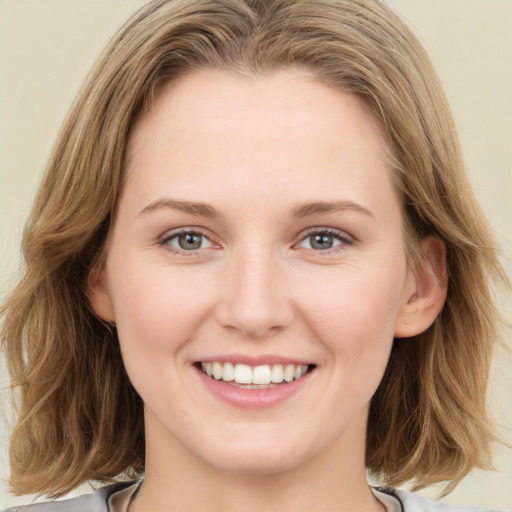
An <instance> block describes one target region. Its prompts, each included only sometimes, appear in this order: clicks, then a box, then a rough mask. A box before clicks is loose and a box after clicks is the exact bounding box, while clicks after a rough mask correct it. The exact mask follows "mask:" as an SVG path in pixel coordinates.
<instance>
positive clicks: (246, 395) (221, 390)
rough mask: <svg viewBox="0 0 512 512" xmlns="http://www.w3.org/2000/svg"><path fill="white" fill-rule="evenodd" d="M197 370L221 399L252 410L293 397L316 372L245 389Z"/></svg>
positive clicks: (203, 380) (205, 383) (202, 379)
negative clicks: (265, 386)
mask: <svg viewBox="0 0 512 512" xmlns="http://www.w3.org/2000/svg"><path fill="white" fill-rule="evenodd" d="M195 370H196V371H197V373H198V375H199V378H200V379H201V381H202V383H203V384H204V385H205V386H206V388H207V389H208V390H209V391H210V392H211V393H213V394H214V395H215V396H216V397H217V398H219V399H220V400H221V401H223V402H225V403H227V404H229V405H231V406H233V407H238V408H240V409H250V410H260V409H268V408H270V407H274V406H276V405H278V404H279V403H281V402H284V401H285V400H287V399H288V398H291V397H292V396H293V395H295V394H296V393H298V392H299V391H300V390H301V389H302V388H303V387H304V386H305V385H306V384H307V382H308V381H309V380H310V378H311V376H312V373H313V372H314V371H313V372H308V373H306V374H305V375H303V376H302V377H301V378H300V379H297V380H293V381H292V382H287V383H286V384H279V385H277V386H275V387H272V388H262V389H244V388H238V387H235V386H231V385H230V384H228V383H226V382H224V381H222V380H215V379H212V378H211V377H208V375H206V374H205V373H203V372H202V371H201V370H199V369H198V368H195Z"/></svg>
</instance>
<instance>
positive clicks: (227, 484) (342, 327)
mask: <svg viewBox="0 0 512 512" xmlns="http://www.w3.org/2000/svg"><path fill="white" fill-rule="evenodd" d="M381 141H382V137H381V136H380V133H379V128H378V126H377V123H376V122H375V121H374V120H373V118H372V117H371V116H370V115H369V114H368V112H367V110H366V109H365V108H364V106H363V105H362V104H361V103H360V100H358V99H356V98H355V97H353V96H350V95H348V94H345V93H342V92H340V91H338V90H335V89H332V88H329V87H328V86H326V85H323V84H321V83H320V82H318V81H317V80H315V78H314V76H313V75H312V74H311V73H309V72H307V71H304V70H299V69H292V70H283V71H279V72H275V73H272V74H269V75H265V76H261V77H251V78H248V77H240V76H235V75H231V74H228V73H227V72H223V71H216V70H200V71H197V72H194V73H192V74H189V75H187V76H185V77H183V78H182V79H180V80H179V81H176V82H173V83H171V84H169V85H168V86H167V87H166V88H165V89H164V90H163V91H161V92H160V94H159V95H158V96H157V98H156V99H155V102H154V105H153V107H152V109H151V110H150V111H149V112H147V113H146V114H145V115H144V116H143V117H142V118H141V119H139V120H138V122H137V124H136V127H135V130H134V133H133V135H132V138H131V141H130V146H129V158H128V168H127V173H128V178H127V181H126V183H125V185H124V189H123V191H122V195H121V199H120V203H119V209H118V212H117V217H116V222H115V225H114V227H113V230H112V232H111V234H110V239H109V247H108V252H107V259H106V264H105V268H104V269H103V270H102V271H100V272H97V273H95V274H93V275H92V276H91V279H90V297H91V304H92V306H93V308H94V309H95V311H96V313H97V314H98V315H99V316H101V317H102V318H104V319H105V320H108V321H112V322H116V324H117V329H118V333H119V340H120V344H121V348H122V353H123V360H124V363H125V365H126V369H127V371H128V374H129V376H130V379H131V381H132V383H133V385H134V386H135V388H136V389H137V391H138V392H139V394H140V395H141V397H142V399H143V401H144V403H145V423H146V440H147V453H146V457H147V458H146V477H145V482H144V484H143V486H142V489H141V491H140V493H139V494H138V497H137V499H136V501H135V502H134V504H133V506H132V510H135V511H137V510H152V511H164V510H165V511H169V510H187V511H200V510H201V511H202V510H206V509H208V510H210V511H224V512H225V511H242V510H243V511H244V512H250V511H252V510H254V511H256V510H258V511H261V510H266V511H277V510H279V511H283V510H293V511H294V512H297V511H298V512H301V511H304V512H305V511H312V510H321V511H324V512H325V511H344V510H347V511H348V510H364V511H371V510H382V506H381V505H380V504H379V503H378V502H377V500H376V499H375V498H374V497H373V495H372V494H371V492H370V490H369V488H368V485H367V483H366V475H365V466H364V451H365V435H366V423H367V417H368V409H369V402H370V399H371V397H372V395H373V394H374V392H375V390H376V389H377V386H378V385H379V382H380V380H381V378H382V375H383V373H384V370H385V368H386V364H387V360H388V357H389V354H390V350H391V346H392V342H393V338H394V336H412V335H414V334H418V333H419V332H421V331H423V330H424V329H426V328H427V327H428V326H429V325H430V324H431V323H432V321H433V320H434V318H435V317H436V315H437V313H438V312H439V310H440V308H441V307H442V304H443V301H444V293H445V291H444V287H443V286H442V285H440V284H439V281H438V280H437V279H436V278H435V276H433V275H432V274H431V273H430V272H427V271H420V272H419V273H413V272H412V271H411V270H410V269H409V268H408V266H407V262H406V255H405V249H404V241H403V223H402V213H401V212H402V210H401V204H400V200H399V197H398V195H397V193H396V191H395V189H394V187H393V185H392V180H391V170H390V169H389V168H388V165H387V164H386V159H385V155H384V149H383V147H382V142H381ZM171 201H186V202H188V203H190V202H193V203H201V205H202V204H207V205H209V208H210V209H214V210H215V212H216V215H215V216H211V215H210V214H211V211H209V210H208V211H202V210H201V208H197V207H196V208H195V209H191V208H190V207H186V208H183V207H181V208H178V209H177V208H176V203H175V202H174V203H172V202H171ZM319 202H322V203H325V202H329V203H331V204H330V209H327V211H323V210H326V209H325V208H318V204H317V203H319ZM310 203H315V204H316V208H313V207H310V208H309V210H308V209H304V208H302V210H301V213H302V215H297V212H298V210H299V209H300V208H301V207H303V206H304V205H305V204H310ZM332 203H335V206H336V208H333V204H332ZM354 205H355V206H354ZM324 206H325V205H324ZM180 230H183V231H186V232H191V231H194V232H197V233H198V236H199V237H200V238H199V240H200V242H201V247H200V248H199V249H198V250H195V251H187V250H185V249H183V248H180V245H179V238H178V237H177V236H174V235H176V233H177V232H178V233H179V232H180ZM326 231H328V232H331V233H330V234H329V233H328V234H327V236H328V238H327V240H328V241H331V242H332V244H333V246H332V247H331V248H328V249H325V250H320V249H317V248H314V247H313V246H312V245H311V243H312V240H313V239H312V238H311V235H312V233H315V234H317V235H318V234H322V233H323V234H324V236H325V233H326ZM329 237H331V238H329ZM313 241H314V240H313ZM423 249H424V251H425V253H426V254H427V258H428V259H430V261H431V263H432V267H433V268H436V269H438V270H439V272H438V274H439V275H440V276H441V277H442V275H443V272H444V263H443V262H444V248H443V247H442V244H441V243H440V242H439V241H437V240H435V239H427V240H425V241H424V242H423ZM220 354H223V355H226V354H228V355H230V354H235V355H242V356H255V357H256V356H257V357H260V356H263V357H265V356H268V355H274V356H278V357H294V358H299V359H301V360H304V361H307V362H309V363H310V364H314V365H316V366H315V370H314V372H313V373H312V374H311V375H310V376H309V380H308V382H307V384H305V385H304V386H303V387H302V388H301V389H300V391H299V392H297V393H296V394H294V395H293V396H291V397H290V398H288V399H286V400H284V401H283V402H280V403H279V404H277V405H276V406H273V407H270V408H264V409H262V410H257V411H254V410H245V409H240V408H237V407H233V406H232V405H229V404H226V403H224V402H222V401H221V400H219V399H218V398H216V397H215V396H214V395H212V393H211V392H210V391H209V390H208V389H206V387H205V386H204V384H203V382H202V381H201V379H200V378H198V371H197V369H196V368H195V367H194V364H195V363H196V362H198V361H202V360H204V359H206V358H213V359H215V356H219V355H220ZM172 506H174V507H175V508H172Z"/></svg>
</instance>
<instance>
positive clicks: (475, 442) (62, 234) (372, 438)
mask: <svg viewBox="0 0 512 512" xmlns="http://www.w3.org/2000/svg"><path fill="white" fill-rule="evenodd" d="M287 66H302V67H306V68H308V69H310V70H312V71H313V72H314V73H315V75H316V77H317V78H318V80H320V81H322V82H324V83H326V84H329V85H331V86H333V87H336V88H339V89H341V90H343V91H345V92H348V93H351V94H354V95H357V96H358V97H360V98H362V99H363V100H364V102H365V104H366V105H367V107H368V108H369V109H370V110H371V112H372V113H373V115H374V117H375V118H376V119H377V120H378V122H379V123H380V125H381V128H382V131H383V133H384V135H385V139H386V140H385V143H386V146H387V148H388V150H389V155H390V160H391V162H392V167H393V169H394V175H393V176H394V181H395V183H396V187H397V190H398V192H399V194H400V195H401V200H402V204H403V212H404V221H405V222H404V224H405V234H404V236H405V240H406V245H407V250H408V256H409V261H410V262H412V264H418V261H419V259H418V258H420V255H419V252H418V241H419V240H421V238H423V237H426V236H430V235H434V236H436V237H439V238H440V239H441V240H442V241H443V242H444V243H445V244H446V247H447V259H448V267H449V285H448V297H447V301H446V305H445V307H444V309H443V310H442V312H441V314H440V315H439V317H438V318H437V319H436V321H435V323H434V324H433V325H432V326H431V327H430V328H429V329H428V330H427V331H426V332H424V333H423V334H421V335H419V336H416V337H415V338H413V339H407V340H400V339H396V340H395V341H394V346H393V349H392V353H391V358H390V361H389V364H388V367H387V370H386V373H385V376H384V379H383V381H382V383H381V385H380V387H379V388H378V390H377V392H376V394H375V396H374V397H373V400H372V403H371V409H370V415H369V424H368V430H367V449H366V463H367V467H368V468H369V470H370V471H372V472H373V473H375V474H377V475H379V476H380V477H382V478H384V479H385V480H386V481H387V482H388V483H390V484H391V485H397V484H402V483H404V482H407V481H412V482H413V483H414V484H415V485H416V487H423V486H426V485H429V484H432V483H435V482H439V481H448V482H452V484H453V485H455V483H457V482H458V481H459V480H460V479H461V478H462V477H464V476H465V475H466V474H467V473H468V472H469V471H470V470H471V469H472V468H473V467H482V468H488V467H489V466H490V463H491V443H492V442H493V441H494V440H495V435H494V432H493V428H492V426H491V423H490V421H489V418H488V415H487V412H486V405H485V398H486V386H487V381H488V373H489V364H490V358H491V349H492V347H493V345H494V344H495V342H496V340H497V339H498V318H499V315H498V312H497V310H496V309H495V306H494V302H493V296H492V286H491V285H492V280H493V279H494V278H496V277H498V278H502V279H506V278H505V277H504V275H503V272H502V269H501V266H500V264H499V262H498V260H497V257H496V245H495V242H494V240H493V238H492V236H491V235H490V232H491V231H490V229H489V227H488V225H487V223H486V220H485V216H484V215H483V213H482V211H481V209H480V207H479V206H478V204H477V202H476V200H475V198H474V195H473V193H472V191H471V188H470V186H469V183H468V180H467V177H466V175H465V170H464V165H463V159H462V156H461V150H460V147H459V142H458V138H457V135H456V131H455V128H454V123H453V120H452V117H451V114H450V110H449V107H448V105H447V102H446V99H445V96H444V93H443V91H442V88H441V86H440V83H439V81H438V78H437V76H436V74H435V72H434V70H433V68H432V65H431V63H430V60H429V58H428V56H427V54H426V52H425V50H424V49H423V47H422V46H421V44H420V43H419V42H418V40H417V39H416V37H415V36H414V35H413V34H412V33H411V31H410V30H409V28H408V27H407V26H406V25H405V24H404V22H403V21H401V20H400V18H399V17H398V16H397V15H396V14H395V13H394V12H393V11H392V10H391V9H390V8H389V6H387V5H386V4H385V3H384V2H383V1H380V0H264V1H263V0H159V1H152V2H149V3H148V4H147V5H145V6H144V7H143V8H142V9H140V10H139V11H138V12H137V13H136V14H135V15H134V16H133V17H132V18H131V20H129V21H128V22H127V23H126V24H125V25H124V27H123V28H122V29H121V30H120V31H119V32H118V34H117V35H116V36H115V37H114V38H113V40H112V41H111V42H110V44H109V45H108V46H107V48H106V49H105V51H104V52H103V54H102V55H101V57H100V59H99V61H98V62H97V64H96V65H95V67H94V68H93V70H92V71H91V73H90V75H89V77H88V78H87V80H86V82H85V85H84V86H83V89H82V90H81V92H80V93H79V95H78V97H77V99H76V101H75V103H74V105H73V107H72V108H71V111H70V113H69V115H68V116H67V118H66V120H65V122H64V125H63V127H62V129H61V132H60V135H59V136H58V139H57V141H56V144H55V147H54V150H53V153H52V155H51V158H50V160H49V163H48V166H47V169H46V173H45V175H44V178H43V181H42V183H41V186H40V189H39V192H38V194H37V197H36V200H35V203H34V206H33V209H32V212H31V214H30V217H29V219H28V222H27V225H26V228H25V231H24V237H23V256H24V261H25V273H24V275H23V277H22V278H21V279H20V281H19V284H18V285H17V287H16V288H15V289H14V291H13V292H12V294H11V295H10V296H9V298H8V300H7V301H6V303H5V305H4V306H3V309H2V312H3V316H4V324H3V330H2V342H3V345H4V348H5V351H6V354H7V359H8V364H9V369H10V372H11V376H12V381H13V387H14V388H15V389H16V391H17V393H16V395H17V397H18V400H17V404H18V409H17V411H18V423H17V425H16V427H15V429H14V431H13V434H12V439H11V448H10V463H11V481H10V482H11V489H12V490H13V492H15V493H18V494H23V493H29V492H31V493H32V492H37V493H45V494H49V495H60V494H63V493H65V492H67V491H69V490H71V489H73V488H74V487H76V486H77V485H79V484H80V483H82V482H84V481H87V480H99V481H109V480H112V479H114V478H116V476H119V475H122V474H125V475H132V476H133V475H134V474H137V473H140V472H141V471H143V464H144V427H143V410H142V403H141V400H140V398H139V396H138V395H137V393H136V392H135V390H134V389H133V388H132V386H131V385H130V382H129V380H128V378H127V375H126V373H125V370H124V368H123V363H122V360H121V355H120V350H119V345H118V340H117V336H116V332H115V329H113V328H112V326H109V325H108V324H106V323H105V322H102V321H100V320H99V319H98V318H97V317H96V316H95V315H94V314H93V312H92V311H91V309H90V306H89V302H88V297H87V279H88V276H89V274H90V271H91V269H93V268H98V266H100V265H101V264H102V255H103V252H104V251H103V250H104V248H105V242H106V238H107V235H108V233H109V229H110V226H111V224H112V219H113V216H114V215H115V211H116V205H117V202H118V198H119V194H120V189H121V187H122V183H123V178H124V174H123V173H124V167H125V166H124V161H125V153H126V147H127V144H128V141H129V138H130V131H131V129H132V127H133V125H134V122H135V120H136V119H137V118H138V116H140V115H141V114H143V113H144V111H145V109H146V108H148V106H150V105H151V102H152V99H153V98H154V96H155V94H157V93H158V91H159V89H160V88H161V87H162V86H163V85H164V84H166V83H168V82H169V81H172V80H174V79H176V78H177V77H179V76H182V75H183V74H185V73H187V72H189V71H191V70H194V69H198V68H202V67H209V68H217V69H222V70H227V71H229V72H233V73H242V74H250V75H258V74H262V73H267V72H271V71H272V70H274V69H277V68H283V67H287Z"/></svg>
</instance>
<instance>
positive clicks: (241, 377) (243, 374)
mask: <svg viewBox="0 0 512 512" xmlns="http://www.w3.org/2000/svg"><path fill="white" fill-rule="evenodd" d="M201 368H202V370H203V372H205V373H206V374H207V375H208V376H209V377H213V378H214V379H216V380H223V381H226V382H230V381H234V382H236V383H237V384H270V383H274V384H280V383H281V382H283V381H285V382H291V381H292V380H295V379H300V378H301V377H302V376H303V375H304V374H305V373H306V372H307V371H308V365H307V364H302V365H296V364H286V365H283V364H274V365H272V366H270V365H268V364H263V365H261V366H249V365H247V364H235V365H234V364H232V363H217V362H215V363H201Z"/></svg>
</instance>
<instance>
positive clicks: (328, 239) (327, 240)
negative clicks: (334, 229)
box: [311, 233, 333, 251]
mask: <svg viewBox="0 0 512 512" xmlns="http://www.w3.org/2000/svg"><path fill="white" fill-rule="evenodd" d="M332 244H333V239H332V235H328V234H325V233H324V234H318V235H314V236H313V237H312V240H311V247H313V249H319V250H321V251H322V250H324V251H325V250H326V249H330V248H331V247H332Z"/></svg>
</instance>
